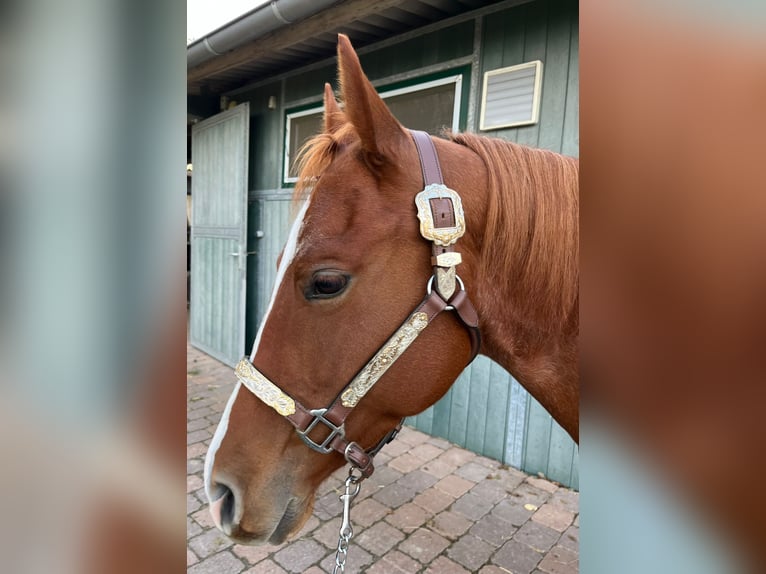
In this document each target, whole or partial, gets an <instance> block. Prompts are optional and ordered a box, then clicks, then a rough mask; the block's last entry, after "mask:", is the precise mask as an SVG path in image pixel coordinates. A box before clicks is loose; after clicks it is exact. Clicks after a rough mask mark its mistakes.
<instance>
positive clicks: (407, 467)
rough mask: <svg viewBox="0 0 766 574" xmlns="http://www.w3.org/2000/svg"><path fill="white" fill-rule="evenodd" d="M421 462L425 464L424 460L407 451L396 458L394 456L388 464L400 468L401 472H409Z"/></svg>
mask: <svg viewBox="0 0 766 574" xmlns="http://www.w3.org/2000/svg"><path fill="white" fill-rule="evenodd" d="M421 464H423V461H422V460H420V459H419V458H417V457H415V456H412V455H411V454H410V453H408V452H405V453H404V454H402V455H399V456H397V457H396V458H392V459H391V462H389V463H388V466H389V467H391V468H393V469H395V470H398V471H399V472H403V473H407V472H412V471H413V470H415V469H416V468H418V467H419V466H420V465H421Z"/></svg>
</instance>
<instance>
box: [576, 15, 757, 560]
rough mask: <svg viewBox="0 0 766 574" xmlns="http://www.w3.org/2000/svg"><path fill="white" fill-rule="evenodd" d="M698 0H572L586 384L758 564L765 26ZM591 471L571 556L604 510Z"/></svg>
mask: <svg viewBox="0 0 766 574" xmlns="http://www.w3.org/2000/svg"><path fill="white" fill-rule="evenodd" d="M711 6H712V5H711V4H709V3H701V4H695V3H674V4H667V3H657V2H649V3H642V4H635V3H630V4H629V3H626V2H614V3H603V2H593V1H588V2H585V3H583V4H582V6H581V17H582V19H581V32H582V34H581V49H582V55H583V57H582V74H581V75H582V88H581V112H582V120H583V121H582V124H581V125H582V134H581V135H582V142H581V143H582V171H581V178H582V185H581V188H582V190H583V193H582V198H583V201H582V209H581V230H582V242H581V244H582V253H581V259H582V294H583V295H582V300H581V317H582V326H583V327H582V335H583V336H582V339H581V377H582V386H583V393H582V396H583V397H584V398H583V400H584V405H583V406H584V411H585V412H591V413H594V412H597V413H598V416H599V418H600V423H608V424H609V425H610V431H609V434H610V435H611V437H612V440H617V437H621V438H620V439H619V440H620V441H621V442H622V444H623V445H625V448H626V451H630V452H640V453H641V454H642V458H643V459H644V460H648V461H650V462H651V465H652V467H653V469H651V470H647V471H646V472H647V474H655V473H658V472H659V473H661V475H662V481H663V482H664V483H665V485H666V486H667V485H670V486H672V491H671V492H673V493H674V496H675V497H676V499H677V502H678V503H679V504H681V505H683V506H685V507H686V508H688V509H689V510H690V512H689V513H688V514H690V515H693V516H696V517H702V518H704V519H705V520H707V521H709V522H708V524H707V525H706V526H705V528H706V529H708V530H710V531H712V532H717V533H718V534H719V535H720V536H721V538H720V542H721V548H728V551H729V552H730V553H731V556H732V557H737V559H741V560H742V562H743V564H744V565H745V567H749V568H753V569H755V570H758V571H764V568H766V545H764V544H763V541H764V539H765V538H766V493H764V492H763V490H762V485H763V483H764V481H765V480H766V461H765V460H764V457H763V449H764V444H766V441H765V440H764V439H765V437H766V428H765V427H764V415H763V410H764V406H765V405H766V352H764V350H766V297H765V296H764V295H765V294H766V184H765V183H764V181H766V180H764V175H763V165H764V149H765V148H764V144H763V141H764V134H766V105H764V104H765V102H766V36H764V35H763V34H762V32H761V33H757V30H758V26H757V25H754V23H755V20H754V19H755V18H756V16H757V14H755V13H752V14H751V13H750V12H746V11H744V9H743V10H741V11H739V10H736V9H735V8H734V7H732V6H729V5H726V10H725V11H722V8H723V7H722V6H717V7H716V6H712V8H711ZM705 7H707V8H708V9H711V10H712V12H709V13H708V12H705ZM738 8H742V6H738ZM752 8H753V9H754V10H757V9H758V7H756V6H752ZM736 18H740V21H739V22H738V21H737V20H736ZM760 29H761V31H762V30H763V27H762V25H761V28H760ZM600 432H601V433H603V432H604V429H603V427H602V428H601V431H600ZM582 444H583V445H584V446H583V459H582V460H583V462H582V466H583V468H586V469H587V468H588V464H589V463H588V457H589V455H588V454H587V452H588V449H589V447H588V446H587V445H589V437H588V436H587V435H584V438H583V440H582ZM598 444H603V442H602V443H599V442H597V441H594V447H595V448H598V447H597V445H598ZM629 444H631V445H633V446H631V447H630V448H628V447H627V445H629ZM596 456H597V455H596ZM585 472H586V471H584V472H583V476H585ZM588 476H589V477H590V478H594V479H595V481H588V480H585V479H584V480H583V486H582V492H583V522H584V524H585V528H584V535H583V537H582V544H583V571H585V572H591V570H589V569H588V566H587V565H588V559H587V555H588V552H595V553H596V554H598V553H599V548H600V544H599V540H600V539H602V538H601V535H602V532H603V531H599V528H604V526H605V525H606V524H608V520H604V521H602V520H601V518H602V517H601V516H599V515H598V513H597V512H594V513H593V514H589V511H588V508H589V507H590V503H589V502H588V499H589V498H590V497H591V496H593V500H594V510H595V507H597V506H598V504H597V503H598V497H599V493H604V492H605V491H606V487H607V486H608V485H605V484H602V483H601V482H599V481H601V480H604V479H605V477H598V476H597V477H593V476H592V475H590V474H589V475H588ZM619 486H620V485H615V484H612V485H611V487H615V488H618V487H619ZM625 493H626V502H625V504H626V505H629V504H630V500H629V499H628V498H627V497H628V496H629V491H627V490H626V491H625ZM617 500H619V499H617ZM620 510H622V509H617V508H614V507H612V508H611V509H610V511H611V512H616V513H619V512H620ZM586 517H587V518H586ZM591 528H592V529H591ZM635 542H636V541H634V545H635ZM664 548H665V550H666V551H668V552H669V553H670V554H672V553H673V551H677V548H676V547H674V539H673V538H672V537H668V540H667V542H666V546H665V547H664ZM670 563H671V562H668V564H670ZM613 566H614V564H613ZM598 571H599V572H602V571H604V570H598ZM620 571H622V572H627V571H628V570H624V569H620Z"/></svg>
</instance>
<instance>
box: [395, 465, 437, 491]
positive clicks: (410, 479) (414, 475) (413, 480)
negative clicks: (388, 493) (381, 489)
mask: <svg viewBox="0 0 766 574" xmlns="http://www.w3.org/2000/svg"><path fill="white" fill-rule="evenodd" d="M437 481H438V479H437V478H436V477H435V476H433V475H431V474H428V473H425V472H423V471H422V470H413V471H412V472H408V473H407V474H405V475H404V476H403V477H401V478H400V479H399V480H397V481H396V483H397V484H400V485H401V486H405V487H407V488H411V489H412V490H414V491H415V492H417V493H420V492H423V491H424V490H425V489H426V488H429V487H431V486H433V485H434V484H436V482H437Z"/></svg>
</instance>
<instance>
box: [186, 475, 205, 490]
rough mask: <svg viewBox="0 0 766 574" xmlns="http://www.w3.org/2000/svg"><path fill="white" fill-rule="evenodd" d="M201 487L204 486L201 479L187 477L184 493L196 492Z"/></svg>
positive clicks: (191, 476)
mask: <svg viewBox="0 0 766 574" xmlns="http://www.w3.org/2000/svg"><path fill="white" fill-rule="evenodd" d="M202 486H204V484H203V483H202V478H200V477H199V476H195V475H188V476H187V477H186V492H192V491H195V490H198V489H199V488H200V487H202Z"/></svg>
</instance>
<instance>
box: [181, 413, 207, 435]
mask: <svg viewBox="0 0 766 574" xmlns="http://www.w3.org/2000/svg"><path fill="white" fill-rule="evenodd" d="M209 425H210V421H209V420H207V419H206V418H204V417H201V418H198V419H194V420H191V421H188V422H187V423H186V432H187V433H189V432H192V431H197V430H200V429H204V428H207V427H208V426H209Z"/></svg>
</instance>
